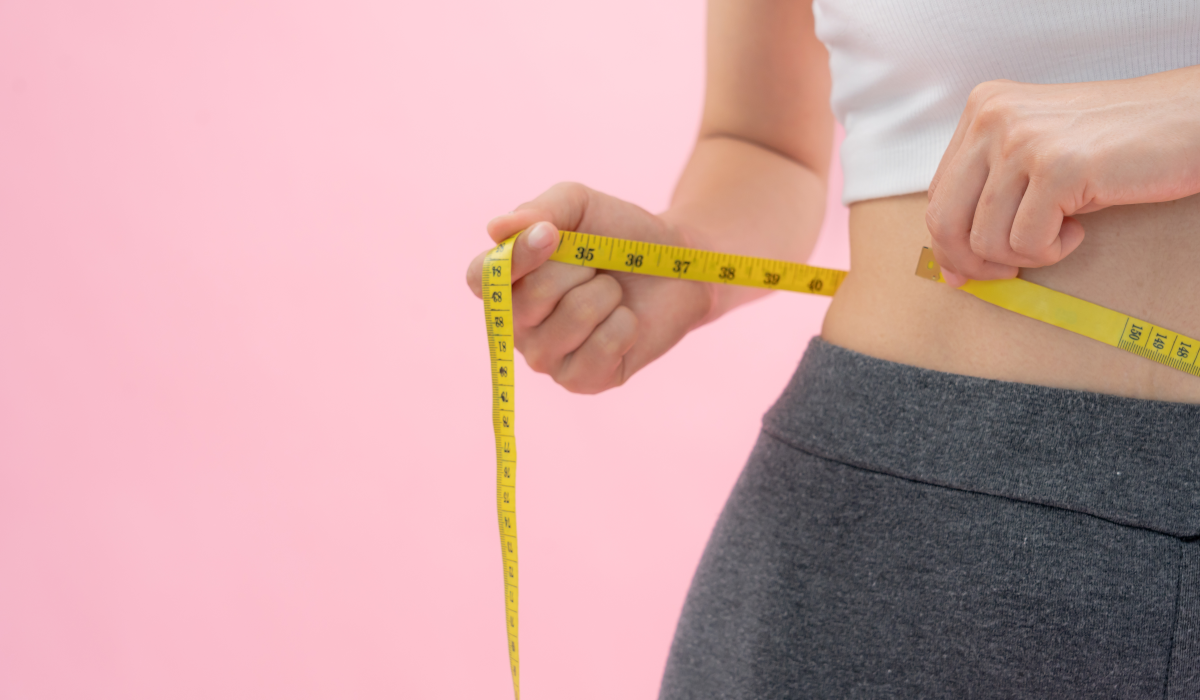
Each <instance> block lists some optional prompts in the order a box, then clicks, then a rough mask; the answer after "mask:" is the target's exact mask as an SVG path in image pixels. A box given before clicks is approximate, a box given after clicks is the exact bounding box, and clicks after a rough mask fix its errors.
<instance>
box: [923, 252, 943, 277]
mask: <svg viewBox="0 0 1200 700" xmlns="http://www.w3.org/2000/svg"><path fill="white" fill-rule="evenodd" d="M917 277H920V278H921V279H927V280H929V281H931V282H945V280H944V279H943V278H942V266H941V265H938V263H937V260H934V258H933V250H932V249H930V248H929V247H925V248H922V249H921V260H920V262H918V263H917Z"/></svg>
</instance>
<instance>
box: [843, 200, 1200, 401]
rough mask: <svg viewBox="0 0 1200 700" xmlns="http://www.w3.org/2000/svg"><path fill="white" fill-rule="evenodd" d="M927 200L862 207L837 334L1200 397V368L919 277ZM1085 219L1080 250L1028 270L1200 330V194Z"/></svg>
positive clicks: (879, 350)
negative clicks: (1141, 353) (1159, 359)
mask: <svg viewBox="0 0 1200 700" xmlns="http://www.w3.org/2000/svg"><path fill="white" fill-rule="evenodd" d="M925 203H926V197H925V194H924V193H920V194H913V195H903V196H897V197H888V198H883V199H876V200H870V201H866V202H858V203H855V204H853V205H852V206H851V208H850V254H851V268H850V274H849V275H848V276H847V278H846V281H845V282H844V283H843V286H842V287H841V288H840V289H839V290H838V294H837V296H836V297H835V298H834V300H833V303H832V304H831V305H830V307H829V313H828V314H827V315H826V318H825V325H824V328H823V329H822V336H823V337H824V338H825V339H826V340H828V341H829V342H831V343H834V344H836V345H840V346H842V347H845V348H849V349H851V350H856V351H858V352H862V353H865V354H867V355H872V356H874V357H879V358H882V359H886V360H892V361H895V362H902V363H905V364H909V365H915V366H918V367H925V368H928V369H935V370H939V371H943V372H953V373H956V374H967V375H971V376H976V377H985V378H988V379H1000V380H1005V381H1014V382H1025V383H1030V384H1041V385H1044V386H1053V387H1060V388H1067V389H1080V390H1084V391H1094V392H1100V393H1105V394H1116V395H1120V396H1129V397H1134V398H1144V399H1158V400H1165V401H1183V402H1190V403H1200V378H1197V377H1193V376H1191V375H1188V374H1185V373H1183V372H1180V371H1178V370H1174V369H1170V368H1168V367H1164V366H1162V365H1159V364H1157V363H1154V362H1151V361H1149V360H1146V359H1144V358H1141V357H1137V356H1135V355H1132V354H1129V353H1127V352H1125V351H1122V350H1119V349H1117V348H1113V347H1110V346H1107V345H1104V344H1102V343H1099V342H1096V341H1094V340H1090V339H1088V338H1085V337H1083V336H1078V335H1075V334H1073V333H1070V332H1068V331H1065V330H1062V329H1060V328H1055V327H1053V326H1050V325H1047V324H1044V323H1041V322H1039V321H1034V320H1032V319H1028V318H1025V317H1023V316H1019V315H1017V314H1015V313H1012V312H1009V311H1005V310H1003V309H1000V308H998V307H994V306H991V305H989V304H987V303H985V302H983V301H980V300H978V299H976V298H974V297H972V296H970V295H968V294H966V293H964V292H960V291H958V290H956V289H953V288H951V287H949V286H947V285H943V284H935V283H932V282H929V281H926V280H923V279H921V278H918V277H917V276H916V275H915V274H914V273H915V270H916V264H917V257H918V255H919V254H920V250H921V247H922V246H924V245H928V244H929V233H928V231H927V229H926V227H925ZM1078 218H1079V220H1080V221H1081V222H1082V223H1083V225H1084V229H1085V230H1086V232H1087V233H1086V237H1085V239H1084V242H1083V244H1082V245H1080V247H1079V249H1078V250H1076V251H1075V252H1074V253H1073V254H1071V255H1070V256H1069V257H1067V258H1066V259H1065V260H1063V261H1062V262H1060V263H1058V264H1057V265H1053V266H1050V267H1045V268H1040V269H1029V270H1023V271H1022V273H1021V277H1022V278H1024V279H1027V280H1029V281H1031V282H1036V283H1038V284H1041V285H1044V286H1046V287H1050V288H1051V289H1056V290H1058V291H1061V292H1065V293H1067V294H1071V295H1074V296H1077V297H1080V298H1083V299H1086V300H1088V301H1091V302H1094V303H1097V304H1101V305H1103V306H1107V307H1109V308H1112V309H1115V310H1118V311H1121V312H1123V313H1127V314H1130V315H1133V316H1137V317H1139V318H1143V319H1145V320H1147V321H1150V322H1151V323H1154V324H1157V325H1161V326H1163V327H1165V328H1170V329H1171V330H1173V331H1177V332H1179V333H1183V334H1185V335H1190V336H1192V337H1200V195H1197V196H1192V197H1188V198H1186V199H1182V200H1178V201H1174V202H1165V203H1159V204H1141V205H1134V206H1125V207H1111V208H1109V209H1105V210H1102V211H1098V212H1095V213H1092V214H1087V215H1083V216H1080V217H1078Z"/></svg>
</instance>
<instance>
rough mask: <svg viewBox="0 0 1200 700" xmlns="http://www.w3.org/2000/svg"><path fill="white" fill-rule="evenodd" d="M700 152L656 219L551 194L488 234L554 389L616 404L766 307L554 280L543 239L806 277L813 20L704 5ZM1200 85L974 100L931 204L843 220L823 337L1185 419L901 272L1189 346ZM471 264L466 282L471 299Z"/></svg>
mask: <svg viewBox="0 0 1200 700" xmlns="http://www.w3.org/2000/svg"><path fill="white" fill-rule="evenodd" d="M708 26H709V30H708V77H707V91H706V99H705V105H704V113H703V119H702V123H701V128H700V133H699V135H698V137H697V142H696V146H695V149H694V151H693V153H692V156H691V159H690V161H689V163H688V165H687V167H686V168H685V170H684V173H683V175H682V176H681V178H680V181H679V183H678V185H677V188H676V191H675V194H674V196H673V198H672V202H671V206H670V207H669V209H668V210H667V211H665V212H663V213H661V214H658V215H655V214H651V213H650V212H647V211H645V210H643V209H641V208H639V207H637V206H635V205H633V204H630V203H628V202H624V201H621V200H619V199H616V198H614V197H610V196H608V195H605V194H603V193H600V192H596V191H595V190H591V189H589V188H587V187H585V186H583V185H579V184H575V183H562V184H559V185H556V186H554V187H552V188H550V189H549V190H547V191H546V192H544V193H542V194H541V195H539V196H538V197H536V198H535V199H533V200H531V201H529V202H526V203H524V204H521V205H520V206H518V207H517V208H516V209H514V210H513V211H512V212H510V213H508V214H504V215H501V216H498V217H496V218H495V219H493V220H492V221H491V222H489V223H488V226H487V230H488V234H489V236H490V237H491V238H492V240H493V241H497V242H498V241H501V240H503V239H505V238H507V237H509V236H511V235H513V234H515V233H518V232H521V231H524V233H523V234H522V235H521V237H520V239H519V240H518V242H517V245H516V248H515V249H514V253H513V279H514V280H515V282H514V287H513V296H514V301H515V307H514V308H515V314H516V317H515V319H514V320H515V322H516V326H517V328H516V334H515V343H516V346H517V348H518V349H519V350H520V351H521V352H522V353H523V354H524V355H525V358H526V360H527V361H528V363H529V365H530V366H531V367H532V368H533V369H535V370H536V371H539V372H545V373H547V374H549V375H551V376H552V377H553V378H554V379H555V380H556V381H557V382H558V383H559V384H561V385H562V386H564V387H565V388H567V389H568V390H570V391H574V392H580V393H596V392H599V391H604V390H606V389H609V388H612V387H615V386H619V385H620V384H622V383H624V382H625V381H626V380H628V379H629V377H630V376H632V375H633V374H634V373H636V372H637V371H638V370H640V369H641V368H642V367H644V366H646V365H647V364H648V363H650V362H652V361H653V360H654V359H656V358H658V357H659V356H661V355H662V354H663V353H664V352H666V351H667V350H668V349H670V348H671V347H672V346H673V345H674V344H675V343H677V342H679V340H680V339H681V338H683V336H684V335H686V334H687V333H688V332H689V331H691V330H692V329H693V328H696V327H697V326H699V325H702V324H704V323H708V322H711V321H713V320H715V319H717V318H719V317H720V316H721V315H722V314H724V313H725V312H727V311H729V310H730V309H732V308H735V307H736V306H738V305H740V304H743V303H746V302H747V301H750V300H752V299H754V298H756V297H758V296H760V295H761V294H763V293H764V292H763V291H762V290H755V289H747V288H741V287H732V286H725V285H705V284H701V283H694V282H684V281H678V280H669V279H661V278H654V277H649V276H640V275H628V274H622V273H608V272H597V271H594V270H591V269H586V268H580V267H577V266H573V265H563V264H559V263H554V262H548V258H549V256H550V254H551V252H552V251H553V250H554V248H555V246H556V245H557V243H558V234H557V230H559V229H562V230H577V231H587V232H590V233H597V234H602V235H608V236H615V237H621V238H632V239H639V240H647V241H652V242H656V243H667V244H672V245H683V246H689V247H695V248H704V249H709V250H716V251H728V252H736V253H740V254H745V255H755V256H760V257H767V258H776V259H784V260H796V261H803V260H805V259H806V258H807V256H808V254H809V253H810V252H811V250H812V247H813V245H814V243H815V241H816V237H817V234H818V232H819V230H820V226H821V221H822V218H823V215H824V211H823V209H824V202H825V189H826V176H827V172H828V167H829V159H830V152H831V149H832V136H833V118H832V115H831V114H830V111H829V106H828V105H829V89H830V76H829V70H828V56H827V54H826V52H825V49H824V46H823V45H822V44H821V43H820V42H819V41H818V40H817V38H816V36H815V34H814V31H813V17H812V11H811V7H810V6H808V5H806V4H805V3H792V2H785V1H783V0H710V2H709V22H708ZM1196 115H1200V67H1193V68H1185V69H1181V70H1176V71H1170V72H1167V73H1160V74H1155V75H1150V76H1145V77H1143V78H1137V79H1133V80H1123V81H1108V82H1103V83H1080V84H1071V85H1044V86H1043V85H1026V84H1020V83H1014V82H1009V81H993V82H988V83H983V84H981V85H980V86H978V87H977V88H976V89H975V90H974V91H973V92H972V94H971V98H970V100H969V101H968V104H967V106H966V109H965V110H964V112H963V115H962V118H961V120H960V122H959V125H958V128H957V130H956V132H955V134H954V137H953V139H952V140H951V143H950V145H949V147H948V148H947V150H946V153H945V155H944V157H943V158H942V161H941V164H940V165H939V167H938V170H937V174H936V175H935V177H934V179H933V182H932V184H931V187H930V191H929V192H928V193H920V194H914V195H906V196H900V197H890V198H885V199H879V200H872V201H868V202H859V203H855V204H854V205H852V206H851V212H850V242H851V260H852V265H851V272H850V274H849V275H848V276H847V278H846V281H845V283H844V284H843V286H842V287H841V289H840V290H839V292H838V295H837V296H836V297H835V298H834V301H833V303H832V304H831V306H830V309H829V312H828V314H827V316H826V319H825V324H824V327H823V329H822V336H823V337H824V338H825V339H826V340H828V341H829V342H832V343H834V344H837V345H841V346H843V347H847V348H850V349H852V350H856V351H859V352H863V353H866V354H869V355H873V356H875V357H879V358H882V359H887V360H893V361H897V362H903V363H906V364H910V365H916V366H919V367H927V368H930V369H936V370H940V371H946V372H954V373H959V374H968V375H973V376H980V377H986V378H991V379H1002V380H1008V381H1020V382H1027V383H1035V384H1043V385H1047V386H1058V387H1063V388H1072V389H1083V390H1088V391H1099V392H1104V393H1111V394H1119V395H1124V396H1132V397H1139V398H1154V399H1163V400H1171V401H1189V402H1200V379H1197V378H1195V377H1191V376H1189V375H1186V374H1183V373H1181V372H1178V371H1176V370H1172V369H1169V368H1166V367H1162V366H1160V365H1157V364H1155V363H1152V362H1148V361H1146V360H1144V359H1141V358H1137V357H1134V356H1132V355H1129V354H1127V353H1124V352H1122V351H1120V350H1116V349H1114V348H1110V347H1107V346H1104V345H1102V344H1099V343H1095V342H1094V341H1090V340H1087V339H1085V338H1080V337H1078V336H1074V335H1072V334H1070V333H1068V332H1066V331H1062V330H1060V329H1057V328H1053V327H1051V326H1047V325H1045V324H1040V323H1038V322H1036V321H1032V320H1030V319H1026V318H1023V317H1020V316H1017V315H1015V314H1011V313H1009V312H1006V311H1003V310H1001V309H997V308H996V307H992V306H990V305H987V304H985V303H983V302H981V301H979V300H977V299H974V298H973V297H970V296H968V295H966V294H962V293H961V292H958V291H957V290H955V289H953V288H952V287H951V286H948V285H935V284H932V283H929V282H925V281H922V280H919V279H918V278H916V277H915V276H914V274H913V268H914V265H915V260H916V256H917V254H918V253H919V250H920V247H921V246H922V245H932V247H933V248H934V252H935V255H936V256H937V259H938V261H939V262H940V263H941V264H942V265H943V269H944V271H945V272H946V276H947V278H948V279H950V280H951V281H952V282H954V283H955V284H961V283H962V282H964V281H965V280H966V279H967V278H976V279H996V278H1004V277H1012V276H1013V275H1016V274H1018V273H1019V274H1021V276H1022V277H1025V278H1027V279H1030V280H1032V281H1036V282H1038V283H1039V284H1044V285H1046V286H1049V287H1052V288H1054V289H1059V290H1060V291H1064V292H1067V293H1070V294H1074V295H1076V296H1080V297H1083V298H1085V299H1089V300H1091V301H1094V302H1096V303H1099V304H1104V305H1106V306H1110V307H1112V308H1116V309H1119V310H1122V311H1125V312H1126V313H1130V314H1135V315H1138V316H1141V317H1142V318H1146V319H1148V320H1152V321H1153V322H1155V323H1158V324H1161V325H1163V326H1165V327H1167V328H1171V329H1172V330H1176V331H1179V332H1182V333H1186V334H1188V335H1192V336H1200V302H1193V301H1191V300H1192V299H1198V300H1200V275H1197V274H1195V272H1194V271H1195V269H1196V264H1198V263H1200V197H1190V195H1193V194H1196V193H1198V192H1200V117H1197V116H1196ZM483 255H484V253H482V252H481V253H480V254H479V255H478V256H477V257H476V258H475V259H474V260H472V261H471V263H470V265H469V266H468V269H467V284H468V285H469V286H470V287H471V289H472V291H473V292H474V293H475V294H476V296H480V294H481V291H480V274H481V267H482V260H483Z"/></svg>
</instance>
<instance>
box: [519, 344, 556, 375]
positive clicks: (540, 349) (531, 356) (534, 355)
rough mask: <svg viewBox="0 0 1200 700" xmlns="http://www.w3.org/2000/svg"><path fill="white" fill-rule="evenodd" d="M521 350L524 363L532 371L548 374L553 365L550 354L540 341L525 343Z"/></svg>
mask: <svg viewBox="0 0 1200 700" xmlns="http://www.w3.org/2000/svg"><path fill="white" fill-rule="evenodd" d="M521 352H522V353H523V354H524V355H525V364H527V365H529V369H531V370H533V371H534V372H537V373H539V374H548V373H549V372H550V369H551V368H552V367H553V364H552V363H551V361H550V360H551V358H550V355H549V353H548V352H547V350H546V348H545V347H544V346H543V345H542V344H541V343H533V344H529V345H526V347H525V349H524V350H522V351H521Z"/></svg>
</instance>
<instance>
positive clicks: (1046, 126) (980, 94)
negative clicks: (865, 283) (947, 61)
mask: <svg viewBox="0 0 1200 700" xmlns="http://www.w3.org/2000/svg"><path fill="white" fill-rule="evenodd" d="M1197 192H1200V66H1193V67H1191V68H1181V69H1179V70H1173V71H1168V72H1165V73H1155V74H1152V75H1147V76H1144V77H1141V78H1133V79H1130V80H1113V81H1105V82H1094V83H1073V84H1064V85H1033V84H1026V83H1015V82H1012V81H1007V80H995V81H990V82H986V83H981V84H979V85H978V86H976V88H975V89H974V90H972V91H971V96H970V98H969V99H968V100H967V107H966V109H965V110H964V111H963V115H962V117H961V118H960V119H959V122H958V129H956V130H955V132H954V137H953V138H952V139H951V140H950V146H949V147H948V148H947V149H946V153H945V155H943V156H942V161H941V163H940V164H939V165H938V169H937V173H936V174H935V175H934V177H933V182H932V183H931V184H930V186H929V206H928V209H927V210H926V216H925V220H926V224H927V225H928V226H929V231H930V233H931V234H933V252H934V255H935V257H936V258H937V261H938V263H939V264H941V266H942V271H943V273H944V275H945V277H946V280H947V281H948V282H950V283H951V284H952V285H954V286H960V285H962V284H963V283H965V282H966V281H967V279H1003V278H1008V277H1014V276H1016V274H1017V269H1018V268H1021V267H1042V266H1044V265H1053V264H1054V263H1056V262H1058V261H1059V260H1062V259H1063V258H1065V257H1066V256H1067V255H1069V254H1070V253H1071V252H1072V251H1073V250H1075V249H1076V248H1077V247H1078V246H1079V244H1080V243H1081V242H1082V241H1083V235H1084V231H1083V226H1082V225H1081V224H1080V223H1079V221H1078V220H1076V219H1074V218H1072V215H1073V214H1085V213H1087V212H1092V211H1096V210H1098V209H1103V208H1104V207H1108V206H1112V205H1115V204H1137V203H1142V202H1165V201H1170V200H1173V199H1180V198H1182V197H1186V196H1188V195H1191V194H1196V193H1197Z"/></svg>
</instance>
